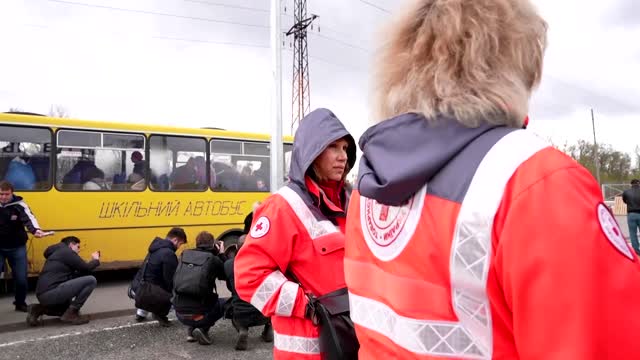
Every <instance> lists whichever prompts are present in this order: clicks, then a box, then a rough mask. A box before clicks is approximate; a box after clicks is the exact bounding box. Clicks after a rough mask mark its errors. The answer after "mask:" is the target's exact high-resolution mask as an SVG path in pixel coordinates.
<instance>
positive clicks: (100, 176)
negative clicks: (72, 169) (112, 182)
mask: <svg viewBox="0 0 640 360" xmlns="http://www.w3.org/2000/svg"><path fill="white" fill-rule="evenodd" d="M106 189H107V185H106V183H105V181H104V171H102V170H101V169H100V168H98V167H97V166H93V167H89V168H88V169H87V170H86V171H85V172H84V174H83V184H82V190H88V191H100V190H106Z"/></svg>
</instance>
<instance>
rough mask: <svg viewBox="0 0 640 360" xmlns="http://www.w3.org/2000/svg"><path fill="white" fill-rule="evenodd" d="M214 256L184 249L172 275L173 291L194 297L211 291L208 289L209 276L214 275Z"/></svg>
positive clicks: (202, 295) (205, 294)
mask: <svg viewBox="0 0 640 360" xmlns="http://www.w3.org/2000/svg"><path fill="white" fill-rule="evenodd" d="M214 256H215V255H213V254H212V253H210V252H205V251H198V250H192V249H187V250H184V251H183V252H182V255H180V263H179V264H178V268H177V269H176V273H175V275H174V276H173V286H174V291H175V293H176V294H178V295H188V296H194V297H205V296H207V295H208V294H209V293H210V292H211V289H209V284H210V282H211V278H212V277H213V276H214V275H215V274H214V273H213V264H214V262H213V258H214ZM214 290H215V284H214Z"/></svg>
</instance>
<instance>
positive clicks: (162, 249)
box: [136, 237, 178, 292]
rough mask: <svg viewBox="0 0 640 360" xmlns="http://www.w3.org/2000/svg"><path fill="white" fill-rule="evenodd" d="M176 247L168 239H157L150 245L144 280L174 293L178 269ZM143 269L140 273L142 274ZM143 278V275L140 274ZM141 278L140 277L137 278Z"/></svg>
mask: <svg viewBox="0 0 640 360" xmlns="http://www.w3.org/2000/svg"><path fill="white" fill-rule="evenodd" d="M176 250H177V249H176V247H175V246H174V245H173V243H172V242H171V241H169V240H167V239H162V238H159V237H156V238H155V239H153V241H152V242H151V245H149V255H148V256H149V260H148V264H147V268H146V270H145V273H144V279H145V280H146V281H149V282H150V283H152V284H156V285H158V286H160V287H161V288H163V289H165V290H166V291H167V292H172V291H173V275H174V274H175V273H176V268H177V267H178V257H177V256H176ZM142 269H143V268H142V267H141V268H140V271H139V273H141V272H142ZM140 276H142V274H140ZM136 277H139V276H136Z"/></svg>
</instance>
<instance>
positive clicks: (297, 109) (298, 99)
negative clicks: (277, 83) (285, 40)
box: [287, 0, 318, 134]
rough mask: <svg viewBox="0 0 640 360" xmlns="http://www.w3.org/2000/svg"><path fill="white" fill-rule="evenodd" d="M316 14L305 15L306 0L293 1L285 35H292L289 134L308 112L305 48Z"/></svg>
mask: <svg viewBox="0 0 640 360" xmlns="http://www.w3.org/2000/svg"><path fill="white" fill-rule="evenodd" d="M316 18H318V16H317V15H313V14H311V16H310V17H307V0H294V1H293V21H294V23H293V26H292V27H291V29H289V31H287V36H290V35H293V43H294V44H293V77H292V93H293V94H292V97H291V108H292V111H291V117H292V119H291V134H295V129H296V128H297V127H298V125H299V124H300V120H302V118H303V117H304V116H305V115H306V114H307V113H308V112H309V108H310V107H311V95H310V87H309V51H308V48H307V28H308V27H309V26H310V25H311V23H312V22H313V20H315V19H316Z"/></svg>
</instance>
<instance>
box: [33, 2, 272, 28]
mask: <svg viewBox="0 0 640 360" xmlns="http://www.w3.org/2000/svg"><path fill="white" fill-rule="evenodd" d="M45 1H49V2H54V3H60V4H67V5H75V6H84V7H90V8H97V9H107V10H113V11H122V12H130V13H136V14H145V15H156V16H166V17H173V18H178V19H188V20H196V21H206V22H213V23H220V24H229V25H239V26H247V27H255V28H263V29H268V28H269V26H268V25H259V24H249V23H241V22H235V21H228V20H218V19H209V18H201V17H194V16H186V15H176V14H168V13H160V12H155V11H147V10H135V9H126V8H119V7H113V6H106V5H95V4H86V3H79V2H75V1H67V0H45Z"/></svg>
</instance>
